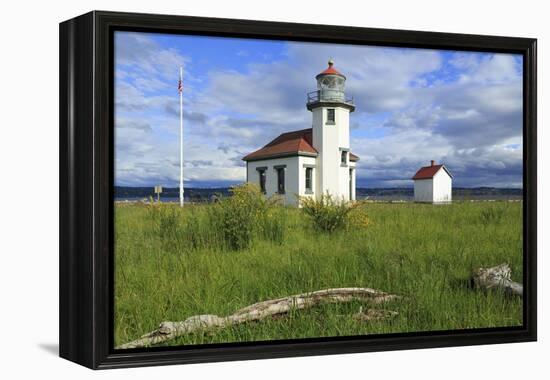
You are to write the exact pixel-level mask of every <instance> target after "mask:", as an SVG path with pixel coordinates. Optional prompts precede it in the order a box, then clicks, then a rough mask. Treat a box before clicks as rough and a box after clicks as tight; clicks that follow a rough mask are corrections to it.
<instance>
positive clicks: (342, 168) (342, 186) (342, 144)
mask: <svg viewBox="0 0 550 380" xmlns="http://www.w3.org/2000/svg"><path fill="white" fill-rule="evenodd" d="M315 79H316V80H317V90H316V91H313V92H310V93H309V94H308V101H307V109H308V110H309V111H311V113H312V119H313V120H312V129H313V147H314V148H315V149H316V150H317V153H318V156H317V166H318V177H317V190H318V192H321V193H326V192H328V193H330V194H333V195H338V196H341V197H343V198H344V199H348V200H349V199H355V165H354V162H355V161H356V160H355V158H356V156H355V157H354V156H351V157H350V131H349V118H350V113H351V112H353V111H355V105H354V104H353V99H351V98H347V97H346V93H345V86H346V77H345V76H344V75H343V74H342V73H340V72H339V71H338V70H336V68H335V67H334V62H333V61H332V59H331V60H329V61H328V68H327V69H326V70H324V71H322V72H321V73H319V74H318V75H317V76H316V77H315Z"/></svg>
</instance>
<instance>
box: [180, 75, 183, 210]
mask: <svg viewBox="0 0 550 380" xmlns="http://www.w3.org/2000/svg"><path fill="white" fill-rule="evenodd" d="M179 93H180V207H183V67H181V66H180V83H179Z"/></svg>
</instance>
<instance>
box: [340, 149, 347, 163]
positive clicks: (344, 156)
mask: <svg viewBox="0 0 550 380" xmlns="http://www.w3.org/2000/svg"><path fill="white" fill-rule="evenodd" d="M340 154H341V156H340V163H341V164H342V165H347V164H348V152H346V151H345V150H343V151H342V152H341V153H340Z"/></svg>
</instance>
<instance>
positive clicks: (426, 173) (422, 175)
mask: <svg viewBox="0 0 550 380" xmlns="http://www.w3.org/2000/svg"><path fill="white" fill-rule="evenodd" d="M441 168H443V170H445V171H446V172H447V174H449V175H450V176H451V177H452V175H451V173H449V171H448V170H447V168H446V167H445V166H443V165H434V164H432V165H430V166H423V167H421V168H420V169H418V171H417V172H416V174H415V175H414V177H412V179H431V178H433V177H434V175H435V174H436V173H437V172H438V171H439V169H441Z"/></svg>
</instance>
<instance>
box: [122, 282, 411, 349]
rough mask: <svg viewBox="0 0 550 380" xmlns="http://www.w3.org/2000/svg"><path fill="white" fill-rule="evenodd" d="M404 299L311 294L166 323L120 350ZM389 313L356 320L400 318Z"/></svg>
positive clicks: (360, 293)
mask: <svg viewBox="0 0 550 380" xmlns="http://www.w3.org/2000/svg"><path fill="white" fill-rule="evenodd" d="M398 298H400V297H399V296H397V295H394V294H389V293H385V292H382V291H380V290H375V289H369V288H336V289H324V290H318V291H315V292H310V293H303V294H297V295H294V296H289V297H284V298H278V299H273V300H267V301H263V302H258V303H255V304H253V305H250V306H247V307H245V308H243V309H240V310H238V311H237V312H235V313H234V314H231V315H229V316H227V317H219V316H217V315H210V314H205V315H195V316H193V317H189V318H187V319H186V320H184V321H179V322H162V323H161V324H160V326H159V328H158V329H156V330H154V331H151V332H150V333H147V334H145V335H143V336H142V337H141V338H139V339H137V340H134V341H132V342H128V343H125V344H122V345H120V346H118V347H117V348H118V349H128V348H138V347H148V346H152V345H155V344H159V343H162V342H165V341H168V340H171V339H174V338H177V337H179V336H182V335H186V334H190V333H193V332H196V331H201V330H209V329H215V328H223V327H228V326H234V325H239V324H242V323H247V322H253V321H259V320H261V319H265V318H268V317H272V316H279V315H282V314H286V313H289V312H290V311H291V310H293V309H294V310H296V309H306V308H310V307H314V306H317V305H320V304H329V303H348V302H352V301H362V302H370V303H374V304H380V303H383V302H387V301H391V300H394V299H398ZM396 314H397V313H396V312H393V311H388V310H376V311H368V310H367V311H366V312H363V311H362V310H361V311H360V312H359V313H358V314H357V315H355V316H354V318H356V319H357V320H362V321H367V320H377V319H383V318H386V317H392V316H394V315H396Z"/></svg>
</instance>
